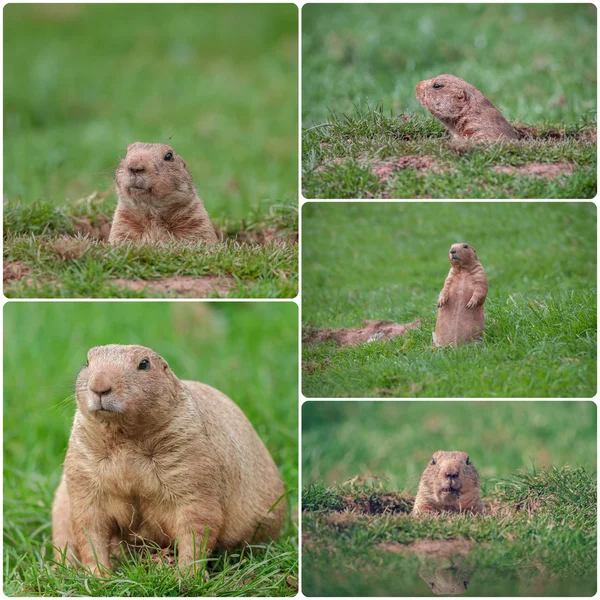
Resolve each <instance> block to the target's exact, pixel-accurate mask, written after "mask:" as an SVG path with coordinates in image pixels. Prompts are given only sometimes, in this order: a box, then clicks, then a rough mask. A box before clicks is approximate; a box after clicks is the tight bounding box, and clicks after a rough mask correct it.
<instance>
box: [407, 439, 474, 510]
mask: <svg viewBox="0 0 600 600" xmlns="http://www.w3.org/2000/svg"><path fill="white" fill-rule="evenodd" d="M484 510H485V507H484V505H483V502H482V501H481V497H480V495H479V474H478V473H477V469H476V468H475V466H474V465H473V464H472V463H471V461H470V460H469V455H468V454H467V453H466V452H446V451H444V450H439V451H438V452H436V453H435V454H434V455H433V456H432V457H431V460H430V461H429V463H428V464H427V466H426V467H425V470H424V471H423V474H422V475H421V479H420V481H419V490H418V492H417V497H416V498H415V505H414V507H413V510H412V514H413V515H420V514H423V513H426V512H442V511H449V512H462V511H472V512H483V511H484Z"/></svg>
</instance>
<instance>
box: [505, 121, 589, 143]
mask: <svg viewBox="0 0 600 600" xmlns="http://www.w3.org/2000/svg"><path fill="white" fill-rule="evenodd" d="M512 127H513V129H514V130H515V131H516V132H517V136H518V138H519V139H520V140H565V139H569V138H570V139H575V140H585V141H589V142H593V143H595V142H596V137H597V130H596V129H592V128H591V127H586V128H585V129H582V130H581V131H576V132H574V133H567V132H566V131H564V130H560V129H557V128H556V127H546V128H544V127H542V126H540V125H533V126H529V125H513V126H512Z"/></svg>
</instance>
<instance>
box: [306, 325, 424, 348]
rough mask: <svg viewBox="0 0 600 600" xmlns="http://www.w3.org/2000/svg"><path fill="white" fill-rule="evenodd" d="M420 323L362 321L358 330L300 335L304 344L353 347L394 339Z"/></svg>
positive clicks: (319, 330)
mask: <svg viewBox="0 0 600 600" xmlns="http://www.w3.org/2000/svg"><path fill="white" fill-rule="evenodd" d="M420 325H421V321H420V320H419V319H416V320H415V321H412V323H404V324H399V323H393V322H392V321H384V320H381V321H369V320H367V321H363V323H362V327H360V328H358V329H346V328H345V327H342V328H341V329H331V328H327V329H314V328H308V329H306V330H305V331H304V332H303V333H302V341H303V342H304V343H305V344H320V343H323V342H329V341H333V342H335V343H336V344H339V345H341V346H353V345H355V344H361V343H364V342H374V341H378V340H385V339H390V338H394V337H400V336H403V335H404V334H405V333H406V332H407V331H408V330H409V329H414V328H415V327H419V326H420Z"/></svg>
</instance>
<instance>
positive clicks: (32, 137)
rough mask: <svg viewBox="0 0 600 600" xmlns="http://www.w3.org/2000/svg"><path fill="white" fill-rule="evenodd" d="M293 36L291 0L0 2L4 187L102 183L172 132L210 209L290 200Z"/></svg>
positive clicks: (63, 188)
mask: <svg viewBox="0 0 600 600" xmlns="http://www.w3.org/2000/svg"><path fill="white" fill-rule="evenodd" d="M297 46H298V8H297V7H296V6H295V5H293V4H185V5H184V4H144V5H140V4H96V5H91V4H87V5H86V4H30V5H26V4H20V5H19V4H9V5H7V6H5V7H4V195H5V198H7V199H8V200H9V201H12V200H17V199H20V200H22V201H23V202H25V203H30V202H33V201H34V200H38V199H42V200H45V201H49V202H53V203H56V204H61V203H64V202H65V201H69V200H76V199H78V198H81V197H84V196H87V195H89V194H91V193H92V191H94V190H95V189H97V190H99V191H104V190H106V189H107V188H108V187H109V186H110V185H111V184H112V180H113V175H114V169H115V167H116V165H117V164H118V161H119V159H120V158H121V157H122V156H123V155H124V153H125V149H126V147H127V144H128V143H130V142H133V141H145V142H168V140H169V138H171V137H172V139H171V140H170V142H168V143H170V144H171V145H172V146H173V148H174V149H175V151H176V152H177V153H178V154H180V155H181V156H183V157H184V159H185V160H186V162H187V165H188V169H189V170H190V172H191V174H192V177H193V179H194V183H195V185H196V187H197V189H198V193H199V195H200V197H201V198H202V199H203V200H204V202H205V204H206V206H207V209H208V211H209V213H210V214H211V216H212V217H215V218H217V219H219V218H222V217H223V216H227V217H229V218H240V217H242V216H245V215H246V213H247V212H248V211H249V210H250V208H257V209H261V208H262V210H265V209H266V208H268V206H269V205H272V204H274V203H279V202H282V201H287V202H290V201H294V200H295V199H296V198H297V185H298V184H297V180H298V178H297V169H298V166H297V157H298V148H297V144H298V142H297V140H298V131H297V130H298V116H297V115H298V83H297V82H298V57H297V53H298V52H297Z"/></svg>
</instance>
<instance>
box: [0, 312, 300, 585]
mask: <svg viewBox="0 0 600 600" xmlns="http://www.w3.org/2000/svg"><path fill="white" fill-rule="evenodd" d="M297 335H298V334H297V309H296V307H295V306H294V305H293V304H290V303H285V304H269V305H268V306H267V304H266V303H252V304H245V305H243V306H242V305H238V304H218V305H217V304H206V303H204V304H200V303H194V304H190V303H181V304H173V303H60V304H57V303H26V304H23V303H9V304H7V305H6V306H5V309H4V557H3V559H4V592H5V593H6V594H7V595H27V596H32V595H36V596H37V595H51V596H59V595H91V596H94V595H96V596H132V595H134V596H177V595H180V596H181V595H186V596H216V595H240V596H244V595H273V596H279V595H293V594H295V593H296V588H295V586H296V585H297V561H298V535H297V519H296V514H297V503H298V491H297V481H298V434H297V432H298V418H297V390H298V384H297V378H298V377H297V354H298V351H297ZM108 343H122V344H142V345H146V346H150V347H151V348H153V349H154V350H156V351H157V352H159V353H160V354H161V355H162V356H163V357H164V358H165V359H166V360H167V361H168V362H169V365H170V366H171V368H172V369H173V371H174V372H175V373H176V374H177V376H178V377H180V378H182V379H184V378H185V379H195V380H198V381H202V382H205V383H208V384H209V385H213V386H214V387H216V388H218V389H220V390H222V391H223V392H225V393H226V394H227V395H229V396H230V397H231V398H232V399H233V400H234V401H235V402H236V403H237V404H238V405H239V406H240V407H241V408H242V409H243V410H244V412H245V413H246V415H247V416H248V418H249V419H250V421H251V422H252V424H253V425H254V427H255V428H256V430H257V432H258V434H259V435H260V437H261V438H262V440H263V441H264V442H265V444H266V446H267V447H268V449H269V450H270V452H271V454H272V456H273V458H274V460H275V462H276V464H277V465H278V467H279V469H280V471H281V474H282V477H283V479H284V482H285V486H286V489H287V490H288V496H287V503H288V504H287V507H288V511H287V516H286V522H285V525H284V530H283V533H282V536H281V538H280V540H279V541H278V542H276V543H274V544H271V545H269V546H262V547H261V546H256V547H253V548H250V549H246V550H244V551H243V552H241V551H240V552H233V553H232V554H230V555H225V554H219V555H217V556H216V557H215V559H214V561H209V563H207V568H208V576H207V577H206V580H204V579H203V578H202V577H200V579H198V580H191V579H189V578H183V579H179V577H178V574H177V573H176V572H175V571H174V570H173V569H169V568H166V567H165V566H163V565H156V564H153V565H148V563H147V562H146V561H145V560H143V559H142V558H139V559H134V560H129V561H126V562H125V563H122V564H120V566H119V568H118V570H117V572H116V573H115V576H114V577H112V578H110V579H108V580H106V581H103V580H101V579H95V578H92V577H89V576H86V577H84V576H82V574H81V573H79V572H76V571H72V570H68V569H67V570H65V569H63V568H59V569H57V570H53V569H52V568H51V565H52V562H51V560H50V559H49V557H50V550H51V546H50V538H51V523H50V510H51V504H52V499H53V495H54V490H55V488H56V486H57V484H58V480H59V477H60V473H61V468H62V462H63V460H64V456H65V450H66V447H67V442H68V436H69V431H70V428H71V423H72V418H73V414H74V407H75V404H74V400H73V397H72V393H73V385H74V381H75V378H76V375H77V372H78V370H79V368H80V367H81V366H82V365H83V364H85V360H86V354H87V351H88V350H89V348H91V347H92V346H94V345H102V344H108Z"/></svg>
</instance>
